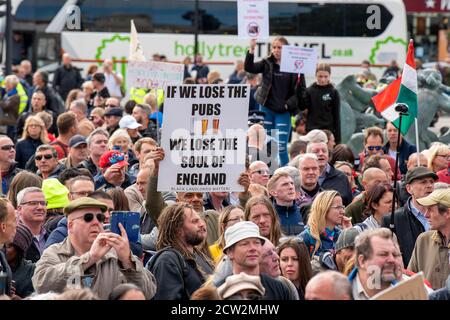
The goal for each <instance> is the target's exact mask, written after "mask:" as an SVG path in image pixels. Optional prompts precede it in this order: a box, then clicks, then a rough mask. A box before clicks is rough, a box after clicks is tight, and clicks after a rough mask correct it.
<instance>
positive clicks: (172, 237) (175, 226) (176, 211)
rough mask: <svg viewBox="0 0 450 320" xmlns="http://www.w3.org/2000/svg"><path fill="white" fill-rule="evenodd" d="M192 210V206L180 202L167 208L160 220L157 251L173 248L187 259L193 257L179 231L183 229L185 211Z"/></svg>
mask: <svg viewBox="0 0 450 320" xmlns="http://www.w3.org/2000/svg"><path fill="white" fill-rule="evenodd" d="M185 209H191V210H194V209H193V208H192V206H191V205H189V204H187V203H184V202H180V203H176V204H173V205H171V206H168V207H166V208H165V209H164V210H163V211H162V213H161V215H160V216H159V218H158V228H159V234H158V240H157V242H156V250H162V249H164V248H166V247H172V248H174V249H176V250H178V251H180V253H181V254H182V255H183V256H185V257H189V258H191V257H192V254H191V253H190V252H189V250H187V248H186V247H185V245H184V244H183V242H182V241H181V239H180V237H179V236H178V231H179V230H180V229H181V228H182V227H183V223H184V210H185Z"/></svg>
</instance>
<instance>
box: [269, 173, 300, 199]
mask: <svg viewBox="0 0 450 320" xmlns="http://www.w3.org/2000/svg"><path fill="white" fill-rule="evenodd" d="M286 177H287V178H291V179H292V177H291V176H290V175H289V174H288V173H287V172H283V171H281V172H280V171H278V172H276V173H275V174H274V175H273V176H272V178H270V179H269V181H268V182H267V190H268V191H269V194H270V192H271V191H273V189H275V188H276V186H277V184H278V180H280V179H281V178H286ZM292 181H294V179H292Z"/></svg>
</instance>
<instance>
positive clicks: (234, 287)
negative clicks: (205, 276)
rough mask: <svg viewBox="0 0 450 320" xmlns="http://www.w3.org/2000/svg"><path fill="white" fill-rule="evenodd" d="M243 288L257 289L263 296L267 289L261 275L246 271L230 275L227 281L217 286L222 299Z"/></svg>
mask: <svg viewBox="0 0 450 320" xmlns="http://www.w3.org/2000/svg"><path fill="white" fill-rule="evenodd" d="M242 290H255V291H257V292H258V293H259V294H260V295H261V296H263V295H264V293H265V291H266V290H265V289H264V287H263V285H262V283H261V278H260V277H259V276H251V275H248V274H246V273H245V272H241V273H240V274H233V275H231V276H228V277H227V278H226V279H225V282H224V283H223V284H222V285H221V286H220V287H218V288H217V293H218V294H219V295H220V296H221V297H222V299H226V298H229V297H231V296H233V295H235V294H236V293H238V292H239V291H242Z"/></svg>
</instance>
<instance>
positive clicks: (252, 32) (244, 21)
mask: <svg viewBox="0 0 450 320" xmlns="http://www.w3.org/2000/svg"><path fill="white" fill-rule="evenodd" d="M237 10H238V36H239V38H242V39H267V38H269V1H268V0H238V1H237Z"/></svg>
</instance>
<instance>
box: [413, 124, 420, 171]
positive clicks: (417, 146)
mask: <svg viewBox="0 0 450 320" xmlns="http://www.w3.org/2000/svg"><path fill="white" fill-rule="evenodd" d="M414 125H415V127H416V148H417V154H419V153H420V143H419V125H418V122H417V117H415V118H414ZM417 166H418V167H420V156H419V155H417Z"/></svg>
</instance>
